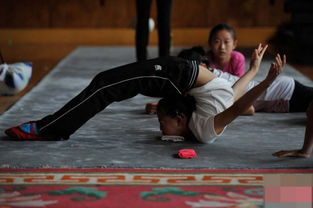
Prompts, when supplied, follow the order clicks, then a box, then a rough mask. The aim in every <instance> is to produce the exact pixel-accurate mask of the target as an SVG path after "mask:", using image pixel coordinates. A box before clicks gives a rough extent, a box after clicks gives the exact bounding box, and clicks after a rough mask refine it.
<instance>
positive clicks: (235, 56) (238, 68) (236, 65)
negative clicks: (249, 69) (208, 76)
mask: <svg viewBox="0 0 313 208" xmlns="http://www.w3.org/2000/svg"><path fill="white" fill-rule="evenodd" d="M231 65H232V72H231V73H232V74H233V75H236V76H238V77H242V76H243V75H244V74H245V71H246V60H245V57H244V55H243V54H242V53H240V52H238V51H233V52H232V64H231Z"/></svg>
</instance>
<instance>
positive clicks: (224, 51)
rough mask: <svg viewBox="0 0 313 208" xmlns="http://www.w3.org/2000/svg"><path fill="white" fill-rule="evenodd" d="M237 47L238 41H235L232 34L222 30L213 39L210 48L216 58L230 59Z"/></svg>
mask: <svg viewBox="0 0 313 208" xmlns="http://www.w3.org/2000/svg"><path fill="white" fill-rule="evenodd" d="M236 45H237V41H236V40H234V38H233V37H232V35H231V33H230V32H228V31H227V30H221V31H219V32H217V33H216V35H215V37H214V38H213V39H212V41H211V43H210V48H211V50H212V52H213V54H214V58H225V57H226V58H228V57H230V54H231V52H232V51H233V50H234V49H235V48H236Z"/></svg>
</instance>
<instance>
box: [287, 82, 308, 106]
mask: <svg viewBox="0 0 313 208" xmlns="http://www.w3.org/2000/svg"><path fill="white" fill-rule="evenodd" d="M312 100H313V88H312V87H308V86H305V85H303V84H301V83H300V82H298V81H296V80H295V89H294V91H293V94H292V97H291V99H290V101H289V105H290V106H289V111H290V112H305V111H306V110H307V109H308V107H309V104H310V103H311V101H312Z"/></svg>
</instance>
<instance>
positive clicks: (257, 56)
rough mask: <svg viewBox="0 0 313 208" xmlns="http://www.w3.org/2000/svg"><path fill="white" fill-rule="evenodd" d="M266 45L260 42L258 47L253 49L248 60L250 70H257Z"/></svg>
mask: <svg viewBox="0 0 313 208" xmlns="http://www.w3.org/2000/svg"><path fill="white" fill-rule="evenodd" d="M267 47H268V45H265V46H262V44H261V43H260V44H259V45H258V48H256V49H254V51H253V52H252V55H251V60H250V70H259V66H260V64H261V61H262V59H263V55H264V53H265V51H266V49H267Z"/></svg>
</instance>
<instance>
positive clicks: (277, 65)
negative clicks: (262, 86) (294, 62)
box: [265, 54, 286, 83]
mask: <svg viewBox="0 0 313 208" xmlns="http://www.w3.org/2000/svg"><path fill="white" fill-rule="evenodd" d="M285 64H286V56H285V55H284V56H283V60H282V59H281V56H280V55H279V54H277V55H276V57H275V62H274V63H272V64H271V67H270V70H269V72H268V74H267V77H266V78H265V80H266V81H269V82H270V83H272V82H273V81H274V80H275V79H276V77H277V76H278V75H279V74H280V73H281V72H282V71H283V67H284V66H285Z"/></svg>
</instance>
